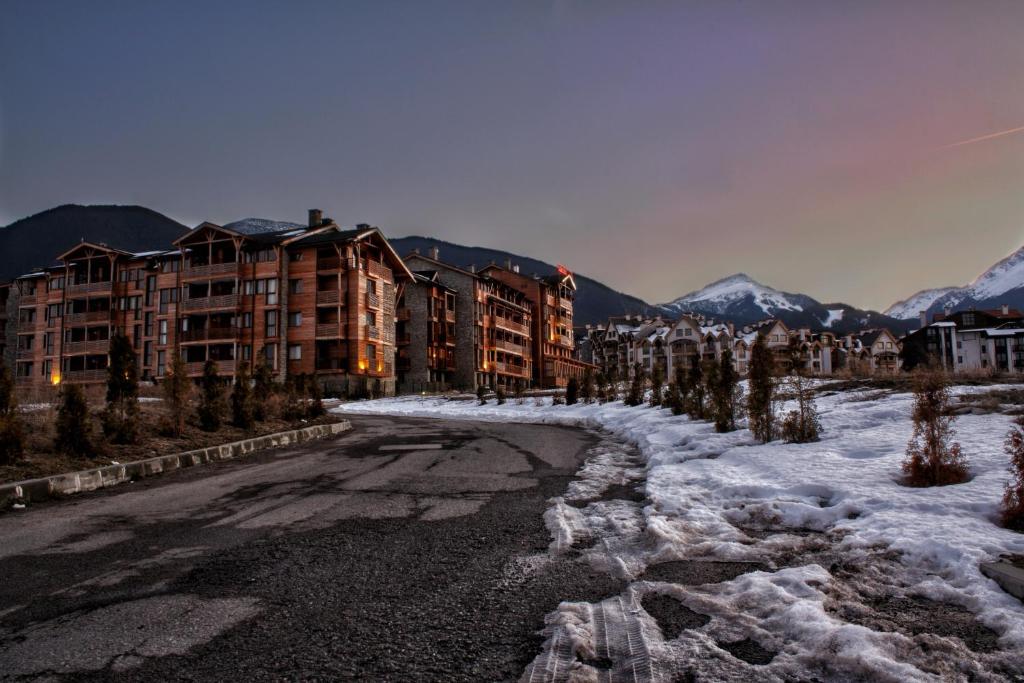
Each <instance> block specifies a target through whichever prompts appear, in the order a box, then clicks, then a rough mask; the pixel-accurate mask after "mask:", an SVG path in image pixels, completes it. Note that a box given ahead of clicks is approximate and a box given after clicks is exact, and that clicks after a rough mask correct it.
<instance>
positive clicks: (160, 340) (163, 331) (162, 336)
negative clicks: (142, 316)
mask: <svg viewBox="0 0 1024 683" xmlns="http://www.w3.org/2000/svg"><path fill="white" fill-rule="evenodd" d="M159 329H160V333H159V334H158V335H157V339H156V343H157V344H160V345H161V346H162V345H164V344H166V343H167V321H166V320H161V321H160V327H159Z"/></svg>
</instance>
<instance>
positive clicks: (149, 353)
mask: <svg viewBox="0 0 1024 683" xmlns="http://www.w3.org/2000/svg"><path fill="white" fill-rule="evenodd" d="M161 353H162V352H161ZM152 364H153V342H151V341H147V342H145V343H144V344H143V345H142V366H143V367H146V368H148V367H149V366H150V365H152Z"/></svg>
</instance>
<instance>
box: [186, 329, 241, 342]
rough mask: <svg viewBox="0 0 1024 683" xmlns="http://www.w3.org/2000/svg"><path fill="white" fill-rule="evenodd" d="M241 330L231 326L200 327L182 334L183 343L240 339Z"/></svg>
mask: <svg viewBox="0 0 1024 683" xmlns="http://www.w3.org/2000/svg"><path fill="white" fill-rule="evenodd" d="M240 332H241V330H240V329H239V328H237V327H231V326H223V327H221V326H214V327H200V328H195V329H191V330H185V331H183V332H181V333H180V334H181V337H180V339H181V341H182V342H198V341H216V340H220V339H238V336H239V333H240Z"/></svg>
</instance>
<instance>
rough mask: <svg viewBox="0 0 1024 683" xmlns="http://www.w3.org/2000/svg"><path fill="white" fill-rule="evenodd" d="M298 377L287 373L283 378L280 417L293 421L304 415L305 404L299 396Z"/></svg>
mask: <svg viewBox="0 0 1024 683" xmlns="http://www.w3.org/2000/svg"><path fill="white" fill-rule="evenodd" d="M300 382H301V380H300V378H299V377H296V376H295V375H291V374H289V375H288V376H287V377H285V380H284V407H282V409H281V417H283V418H284V419H286V420H288V421H289V422H294V421H295V420H301V419H302V418H304V417H305V416H306V406H305V405H303V401H302V398H301V395H302V393H301V389H300V388H299V385H300Z"/></svg>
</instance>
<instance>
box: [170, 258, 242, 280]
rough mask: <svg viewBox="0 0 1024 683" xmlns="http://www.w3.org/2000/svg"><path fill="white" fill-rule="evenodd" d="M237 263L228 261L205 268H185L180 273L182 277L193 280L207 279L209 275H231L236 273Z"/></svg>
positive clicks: (208, 265) (211, 264)
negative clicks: (197, 278) (196, 278)
mask: <svg viewBox="0 0 1024 683" xmlns="http://www.w3.org/2000/svg"><path fill="white" fill-rule="evenodd" d="M238 265H239V264H238V263H236V262H235V261H230V262H228V263H210V264H207V265H205V266H192V265H190V266H189V267H187V268H185V270H183V271H182V273H181V275H182V277H187V278H195V277H209V276H211V275H232V274H234V273H237V272H238Z"/></svg>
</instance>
